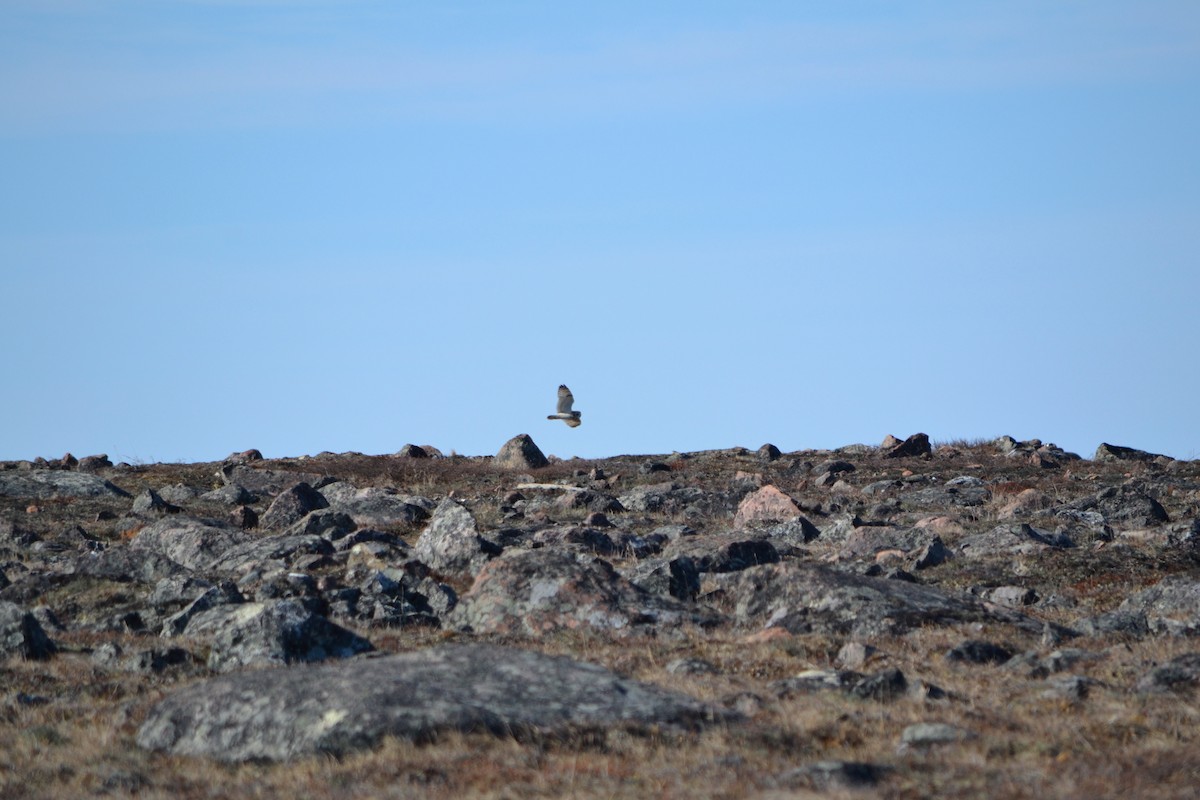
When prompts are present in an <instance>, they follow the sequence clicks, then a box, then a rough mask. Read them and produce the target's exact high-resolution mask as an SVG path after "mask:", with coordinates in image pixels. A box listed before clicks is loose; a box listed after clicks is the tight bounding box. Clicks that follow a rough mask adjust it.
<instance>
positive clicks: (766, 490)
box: [733, 484, 802, 528]
mask: <svg viewBox="0 0 1200 800" xmlns="http://www.w3.org/2000/svg"><path fill="white" fill-rule="evenodd" d="M801 513H802V512H801V510H800V506H798V505H797V504H796V501H795V500H793V499H792V498H790V497H788V496H787V495H786V494H784V493H783V492H781V491H780V490H779V489H778V488H776V487H775V486H772V485H770V484H767V485H766V486H764V487H762V488H761V489H759V490H758V491H756V492H753V493H752V494H749V495H746V497H745V498H743V499H742V502H741V503H739V504H738V509H737V513H736V514H735V515H734V517H733V527H735V528H745V527H747V526H749V525H756V524H766V523H771V522H784V521H787V520H790V519H795V518H796V517H798V516H800V514H801Z"/></svg>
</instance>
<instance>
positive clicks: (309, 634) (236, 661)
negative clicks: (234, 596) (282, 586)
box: [208, 600, 374, 672]
mask: <svg viewBox="0 0 1200 800" xmlns="http://www.w3.org/2000/svg"><path fill="white" fill-rule="evenodd" d="M227 608H228V609H230V614H229V616H228V618H227V620H226V621H225V624H223V625H221V626H219V627H218V628H217V629H216V631H215V632H214V634H213V638H212V650H211V651H210V652H209V656H208V666H209V668H210V669H214V670H216V671H218V672H228V671H230V670H234V669H239V668H241V667H249V666H256V667H257V666H271V665H281V664H291V663H294V662H312V661H324V660H325V659H327V658H347V657H349V656H353V655H357V654H359V653H365V652H367V651H369V650H373V649H374V648H373V647H372V646H371V643H370V642H369V641H367V640H366V639H364V638H362V637H361V636H359V635H358V634H356V633H353V632H352V631H349V630H347V629H345V628H343V627H341V626H339V625H336V624H334V623H332V622H330V621H329V620H328V619H326V618H325V617H323V616H320V615H319V614H316V613H314V612H313V611H311V610H309V609H308V608H306V607H305V606H304V605H303V604H301V603H299V602H297V601H295V600H277V601H274V602H270V603H244V604H241V605H235V606H228V607H227Z"/></svg>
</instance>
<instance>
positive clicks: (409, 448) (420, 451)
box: [396, 444, 429, 458]
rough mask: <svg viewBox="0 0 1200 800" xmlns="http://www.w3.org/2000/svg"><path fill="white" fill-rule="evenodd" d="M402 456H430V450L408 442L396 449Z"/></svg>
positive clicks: (397, 453) (398, 454)
mask: <svg viewBox="0 0 1200 800" xmlns="http://www.w3.org/2000/svg"><path fill="white" fill-rule="evenodd" d="M396 455H397V456H399V457H400V458H429V451H427V450H426V449H425V448H424V447H421V446H420V445H417V444H406V445H404V447H401V448H400V449H399V450H397V451H396Z"/></svg>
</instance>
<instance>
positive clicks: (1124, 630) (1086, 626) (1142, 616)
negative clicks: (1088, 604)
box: [1071, 610, 1150, 639]
mask: <svg viewBox="0 0 1200 800" xmlns="http://www.w3.org/2000/svg"><path fill="white" fill-rule="evenodd" d="M1071 624H1072V627H1073V628H1075V630H1077V631H1079V632H1080V633H1082V634H1083V635H1084V636H1106V635H1110V634H1120V635H1121V636H1129V637H1132V638H1134V639H1141V638H1143V637H1145V636H1149V635H1150V623H1149V622H1148V621H1147V620H1146V613H1145V612H1144V611H1121V610H1116V611H1107V612H1105V613H1103V614H1096V615H1095V616H1091V617H1084V618H1082V619H1077V620H1075V621H1074V622H1073V623H1071Z"/></svg>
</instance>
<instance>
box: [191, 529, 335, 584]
mask: <svg viewBox="0 0 1200 800" xmlns="http://www.w3.org/2000/svg"><path fill="white" fill-rule="evenodd" d="M333 552H334V550H333V545H332V544H330V543H329V540H328V539H325V538H323V537H321V536H318V535H317V534H314V533H284V534H280V535H278V536H263V537H258V538H254V539H250V540H248V541H244V542H241V543H239V544H237V545H233V546H231V547H229V549H227V550H226V551H225V552H223V553H221V554H220V555H218V556H216V557H215V558H213V559H212V560H211V561H209V562H208V563H207V564H205V568H206V569H207V570H208V571H210V572H215V573H219V574H223V575H236V574H239V573H243V572H246V571H249V570H258V571H263V570H264V569H269V568H271V567H285V566H288V565H290V564H291V563H292V562H293V561H294V560H295V559H296V558H298V557H299V556H305V555H323V556H328V555H332V554H333Z"/></svg>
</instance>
